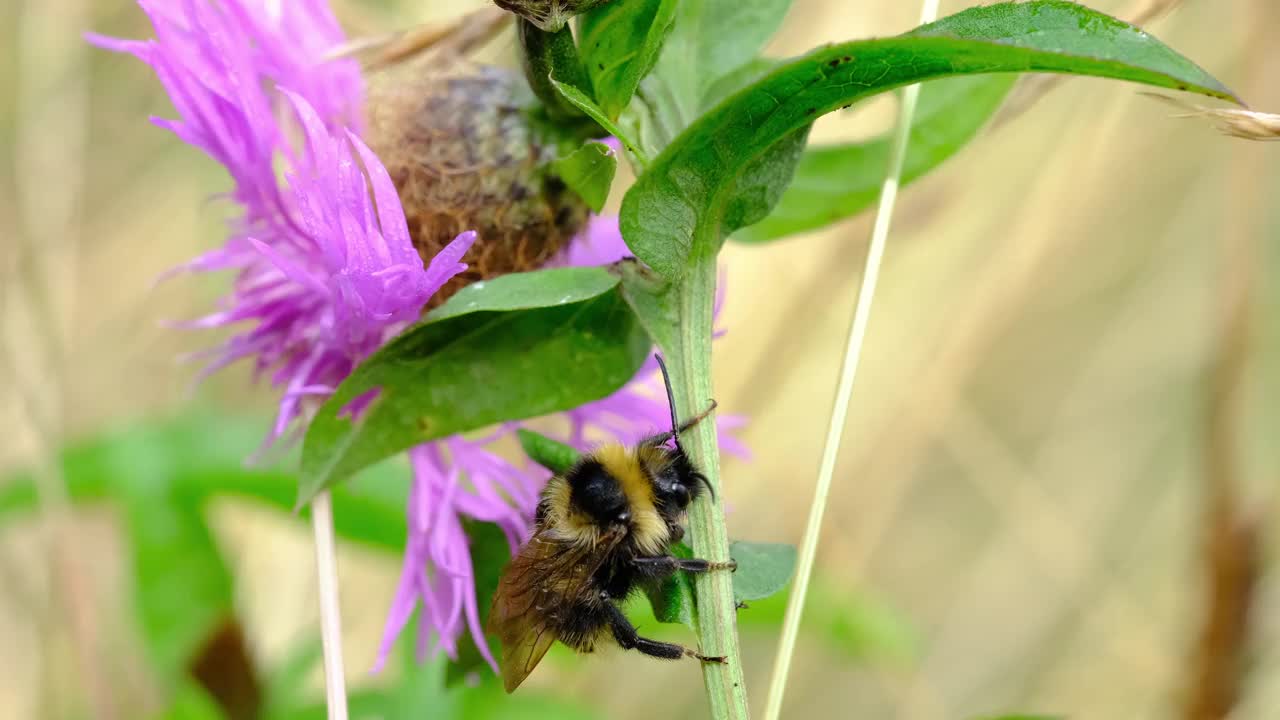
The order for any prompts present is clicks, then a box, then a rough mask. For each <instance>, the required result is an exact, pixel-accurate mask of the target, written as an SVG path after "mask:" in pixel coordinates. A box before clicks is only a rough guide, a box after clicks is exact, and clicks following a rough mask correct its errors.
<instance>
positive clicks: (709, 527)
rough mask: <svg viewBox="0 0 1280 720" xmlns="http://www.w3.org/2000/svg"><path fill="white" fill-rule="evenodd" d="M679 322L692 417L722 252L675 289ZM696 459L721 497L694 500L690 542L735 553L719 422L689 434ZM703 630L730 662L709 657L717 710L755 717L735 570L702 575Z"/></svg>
mask: <svg viewBox="0 0 1280 720" xmlns="http://www.w3.org/2000/svg"><path fill="white" fill-rule="evenodd" d="M670 297H671V299H672V300H673V302H674V309H675V311H676V320H677V325H676V328H675V334H674V336H672V337H671V338H670V342H669V343H668V345H669V347H664V348H663V351H664V352H665V354H666V360H667V366H668V368H669V370H670V372H671V384H672V388H673V391H674V393H675V399H676V408H677V410H678V412H679V414H680V417H692V416H693V415H695V414H697V413H699V412H702V411H703V410H705V409H706V408H707V404H708V403H710V402H711V399H712V398H713V397H715V396H714V394H713V393H712V388H711V335H712V331H713V327H712V324H713V311H714V307H715V297H716V258H715V255H714V254H712V255H710V256H709V257H703V258H698V259H695V260H694V261H693V263H692V265H691V266H690V267H689V268H688V271H687V273H686V274H685V276H684V277H683V278H681V279H680V280H679V281H677V282H676V283H675V286H674V287H673V288H672V290H671V296H670ZM681 440H682V444H683V445H684V447H685V449H686V450H687V451H688V452H689V455H690V458H691V459H692V460H693V462H694V464H695V465H696V466H697V467H698V468H699V469H700V470H701V471H702V472H703V474H705V475H706V476H707V480H708V481H709V482H710V483H711V487H713V488H715V491H716V492H715V495H716V499H715V500H713V499H712V498H711V497H709V496H706V495H704V496H703V497H702V498H700V499H699V500H698V501H697V502H695V503H694V504H693V505H692V506H691V507H690V508H689V542H690V545H691V546H692V548H693V554H694V556H695V557H699V558H706V559H708V560H713V561H724V560H728V559H729V536H728V533H727V532H726V531H725V524H724V508H723V506H722V505H721V504H720V503H721V502H722V501H723V499H724V493H722V492H721V490H720V446H719V444H718V442H717V439H716V429H715V423H714V422H702V423H699V424H698V425H696V426H694V427H693V428H691V429H690V430H689V431H688V432H687V433H685V434H684V435H682V436H681ZM694 588H695V591H696V593H695V594H696V596H697V630H698V643H699V648H700V651H701V652H702V653H703V654H704V655H721V656H724V658H725V662H724V663H704V664H703V666H702V676H703V680H704V681H705V683H706V688H707V699H708V701H709V703H710V705H711V717H712V718H715V720H747V718H748V717H749V715H748V713H747V691H746V684H745V683H744V682H743V679H742V660H741V657H740V654H739V651H738V617H737V606H736V603H735V602H734V598H733V576H732V574H730V573H727V572H710V573H702V574H699V575H696V576H695V581H694Z"/></svg>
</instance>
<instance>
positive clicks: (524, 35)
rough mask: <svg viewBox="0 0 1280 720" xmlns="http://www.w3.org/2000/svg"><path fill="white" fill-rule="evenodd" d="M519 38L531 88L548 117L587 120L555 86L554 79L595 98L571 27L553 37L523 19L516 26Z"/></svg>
mask: <svg viewBox="0 0 1280 720" xmlns="http://www.w3.org/2000/svg"><path fill="white" fill-rule="evenodd" d="M516 34H517V35H518V36H519V38H520V48H521V53H520V57H521V60H520V62H521V65H522V66H523V67H524V75H525V78H527V79H528V81H529V88H530V89H531V90H533V94H534V95H537V96H538V99H539V100H541V101H542V104H543V105H544V106H546V108H547V113H548V114H549V115H550V116H551V117H552V119H556V120H567V119H579V118H583V117H585V115H584V114H583V112H582V111H581V110H579V109H578V108H577V107H575V106H574V105H572V104H571V103H570V102H569V101H568V100H565V98H564V96H563V95H561V94H560V91H558V90H556V88H555V86H554V85H552V84H551V79H552V78H555V79H556V80H558V81H560V82H562V83H564V84H566V85H572V86H574V87H575V88H577V89H579V90H581V91H582V92H583V93H585V94H586V95H587V97H591V96H592V95H593V94H594V93H593V92H592V89H591V78H590V77H589V76H588V75H587V71H586V68H584V67H583V66H582V59H581V58H580V57H579V56H578V46H577V45H576V44H574V42H573V32H572V31H571V30H570V29H569V26H568V25H565V26H564V27H562V28H560V29H559V30H557V31H556V32H553V33H549V32H546V31H544V30H541V29H539V28H538V26H537V25H534V24H533V23H531V22H529V21H528V20H525V19H524V18H520V19H519V20H518V21H517V23H516Z"/></svg>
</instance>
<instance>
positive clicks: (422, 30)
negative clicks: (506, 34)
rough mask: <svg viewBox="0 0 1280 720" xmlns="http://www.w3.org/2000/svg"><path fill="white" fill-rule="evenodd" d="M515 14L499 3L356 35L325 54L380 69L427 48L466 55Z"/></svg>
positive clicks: (367, 67) (329, 57) (490, 36)
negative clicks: (401, 27) (374, 33)
mask: <svg viewBox="0 0 1280 720" xmlns="http://www.w3.org/2000/svg"><path fill="white" fill-rule="evenodd" d="M512 17H513V16H512V15H511V14H510V13H507V12H504V11H502V10H501V9H499V8H498V7H496V6H492V7H484V8H481V9H479V10H474V11H472V12H469V13H467V14H466V15H463V16H461V17H459V18H456V19H453V20H450V21H448V22H444V23H425V24H423V25H419V26H417V27H413V28H409V29H408V30H400V31H397V32H393V33H387V34H385V35H379V36H375V37H363V38H356V39H354V40H352V41H350V42H348V43H345V44H343V45H339V46H338V47H335V48H333V49H332V50H330V51H329V52H328V54H327V55H326V57H327V58H328V59H331V60H336V59H339V58H348V57H354V58H358V59H359V60H360V62H361V64H363V65H364V66H365V69H367V70H378V69H380V68H384V67H387V66H389V65H395V64H396V63H399V62H403V61H404V60H407V59H409V58H411V57H413V56H415V55H418V54H419V53H423V52H426V51H428V50H435V49H438V50H441V51H444V52H449V53H452V54H456V55H466V54H467V53H470V52H471V51H473V50H475V49H477V48H479V47H480V46H482V45H484V44H485V43H487V42H489V40H491V39H493V37H494V36H495V35H497V34H498V33H499V32H501V31H502V30H503V29H504V28H505V27H506V26H507V24H508V23H509V22H510V20H511V18H512Z"/></svg>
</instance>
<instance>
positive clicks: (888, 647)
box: [738, 576, 920, 662]
mask: <svg viewBox="0 0 1280 720" xmlns="http://www.w3.org/2000/svg"><path fill="white" fill-rule="evenodd" d="M790 599H791V590H790V588H788V589H785V590H783V591H782V592H779V593H777V594H775V595H773V596H771V597H767V598H763V599H761V600H753V601H751V602H750V603H749V604H747V606H745V607H743V608H742V609H741V610H739V611H738V627H739V628H742V629H743V630H744V631H749V630H753V629H756V630H766V631H768V632H769V633H771V634H772V633H775V632H776V631H777V630H778V629H779V628H781V627H782V622H783V618H784V617H785V615H786V610H787V603H788V602H789V601H790ZM804 618H805V620H804V625H803V626H802V630H803V631H804V632H806V633H808V634H809V635H810V636H811V637H812V638H813V639H814V640H818V641H821V642H822V643H823V644H824V645H825V646H826V647H827V649H828V650H829V651H830V652H832V653H834V654H836V655H839V656H841V657H843V658H846V659H848V660H849V661H850V662H868V661H871V662H892V661H904V660H910V659H911V658H913V657H916V656H917V654H918V652H919V649H920V636H919V632H918V631H917V630H916V629H915V627H914V626H913V625H912V624H911V622H910V620H909V619H908V618H907V617H905V616H904V615H903V613H902V612H901V611H900V610H898V609H897V608H895V607H893V606H892V605H890V604H888V603H886V602H884V601H883V600H880V599H879V598H876V597H875V596H873V595H869V594H866V593H862V592H850V591H848V590H836V589H835V588H833V587H832V586H831V585H830V584H829V583H827V582H824V581H823V579H822V577H821V576H819V577H815V578H814V583H813V586H812V587H811V588H810V589H809V595H808V598H807V600H806V602H805V609H804Z"/></svg>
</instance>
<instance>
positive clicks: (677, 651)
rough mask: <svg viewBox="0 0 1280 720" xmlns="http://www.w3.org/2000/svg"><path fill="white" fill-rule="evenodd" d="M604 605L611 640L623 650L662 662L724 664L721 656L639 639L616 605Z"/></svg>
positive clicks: (634, 627) (632, 626) (674, 644)
mask: <svg viewBox="0 0 1280 720" xmlns="http://www.w3.org/2000/svg"><path fill="white" fill-rule="evenodd" d="M605 604H606V605H607V606H608V613H609V630H610V631H612V632H613V639H614V640H617V641H618V644H619V645H621V646H622V648H623V649H624V650H638V651H640V652H641V653H644V654H645V655H648V656H649V657H656V658H662V659H664V660H679V659H680V658H682V657H691V658H697V659H699V660H701V661H702V662H713V663H722V662H724V657H722V656H711V655H703V654H702V653H700V652H698V651H696V650H694V649H693V648H687V647H685V646H683V645H677V644H676V643H669V642H662V641H660V640H650V639H649V638H643V637H640V634H639V633H638V632H636V626H635V625H632V624H631V621H630V620H628V619H627V616H626V615H623V614H622V610H620V609H619V608H618V606H617V605H614V604H613V603H611V602H610V603H605Z"/></svg>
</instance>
